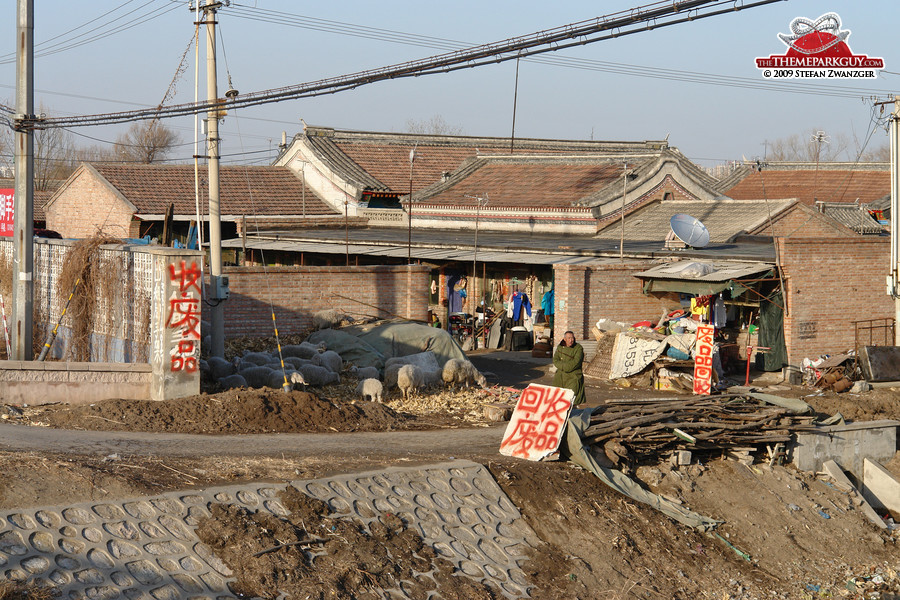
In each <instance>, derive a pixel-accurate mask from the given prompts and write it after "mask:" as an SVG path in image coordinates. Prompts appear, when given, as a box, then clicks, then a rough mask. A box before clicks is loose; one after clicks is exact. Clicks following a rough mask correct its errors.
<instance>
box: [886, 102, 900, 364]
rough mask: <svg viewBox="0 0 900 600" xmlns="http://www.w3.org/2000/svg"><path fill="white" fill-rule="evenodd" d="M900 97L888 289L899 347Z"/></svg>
mask: <svg viewBox="0 0 900 600" xmlns="http://www.w3.org/2000/svg"><path fill="white" fill-rule="evenodd" d="M898 210H900V96H894V112H893V113H891V274H890V275H889V276H888V287H889V290H888V291H889V292H890V294H891V296H893V297H894V345H895V346H900V272H898V264H897V263H898V260H900V259H898V257H900V231H898V229H900V215H898V214H897V213H898Z"/></svg>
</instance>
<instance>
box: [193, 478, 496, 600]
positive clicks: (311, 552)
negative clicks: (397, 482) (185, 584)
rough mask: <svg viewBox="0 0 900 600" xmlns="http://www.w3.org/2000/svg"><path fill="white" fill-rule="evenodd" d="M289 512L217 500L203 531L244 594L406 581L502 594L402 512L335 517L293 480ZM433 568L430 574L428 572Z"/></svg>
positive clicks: (378, 593) (325, 594)
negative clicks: (460, 571) (464, 570)
mask: <svg viewBox="0 0 900 600" xmlns="http://www.w3.org/2000/svg"><path fill="white" fill-rule="evenodd" d="M281 501H282V503H283V504H284V506H285V508H287V509H288V510H289V511H290V515H289V516H288V517H286V518H279V517H276V516H273V515H269V514H265V513H251V512H249V511H247V510H246V509H244V508H242V507H237V506H233V505H221V504H217V505H213V507H212V509H211V513H212V516H211V517H210V518H208V519H204V520H203V521H201V522H200V524H199V525H198V527H197V534H198V536H199V537H200V539H201V540H203V542H204V543H206V545H208V546H209V547H210V548H212V550H213V552H215V554H216V556H218V557H219V558H221V559H222V560H223V561H224V562H225V564H226V565H228V567H229V568H230V569H231V570H232V571H234V576H235V578H236V579H237V581H236V582H235V583H234V584H232V586H231V588H232V591H233V592H234V593H236V594H237V595H238V596H241V597H260V598H266V599H268V598H278V597H281V596H284V595H285V594H286V595H287V597H290V598H319V599H325V598H349V599H360V600H363V599H369V598H372V599H375V598H383V597H385V593H384V590H389V589H396V588H398V587H400V588H402V589H403V590H404V591H405V592H406V594H407V595H408V596H409V597H411V598H422V599H425V598H428V597H429V595H430V594H429V592H432V591H435V590H440V594H441V595H442V596H444V597H445V598H467V599H470V598H471V599H475V600H477V599H479V598H485V599H493V598H499V597H500V596H499V594H498V593H496V592H495V591H493V590H491V589H490V588H487V587H485V586H484V585H483V584H481V583H479V582H477V581H474V580H472V579H469V578H467V577H464V576H459V575H453V565H451V564H450V563H449V562H448V561H447V560H446V559H444V558H441V557H439V556H437V554H436V553H435V552H434V550H433V549H432V548H431V547H430V546H428V545H427V544H425V543H424V542H423V540H422V538H421V536H419V534H417V533H416V532H415V531H413V530H412V529H410V528H408V527H407V524H406V523H404V522H403V521H402V520H401V519H400V518H399V517H397V516H396V515H393V514H390V513H384V514H381V515H380V516H379V518H378V520H377V521H373V522H372V523H371V524H370V525H369V526H368V527H366V526H364V525H363V524H362V523H360V522H358V521H354V520H350V519H347V518H330V517H329V516H328V513H329V510H328V506H327V505H326V504H325V503H324V502H322V501H320V500H316V499H314V498H310V497H309V496H307V495H305V494H303V493H302V492H300V491H299V490H297V488H294V487H288V488H287V489H286V490H285V491H284V492H283V493H282V494H281ZM426 573H430V575H431V576H430V577H429V576H428V575H423V574H426Z"/></svg>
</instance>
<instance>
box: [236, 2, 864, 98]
mask: <svg viewBox="0 0 900 600" xmlns="http://www.w3.org/2000/svg"><path fill="white" fill-rule="evenodd" d="M232 6H233V7H235V8H233V9H232V10H231V11H229V13H228V14H229V16H234V17H237V18H241V19H246V20H250V21H257V22H262V23H272V24H279V25H285V26H290V27H297V28H302V29H307V30H313V31H322V32H327V33H334V34H337V35H345V36H350V37H354V38H367V39H374V40H378V41H385V42H391V43H398V44H404V45H411V46H419V47H425V48H432V49H443V50H458V49H461V48H465V47H467V46H469V45H470V44H466V43H465V42H461V41H459V40H450V39H447V38H438V37H431V36H424V35H419V34H412V33H406V32H402V31H396V30H391V29H381V28H376V27H368V26H362V25H357V24H353V23H346V22H342V21H330V20H327V19H318V18H314V17H309V16H305V15H299V14H292V13H284V12H278V11H272V10H266V9H261V8H254V7H244V5H240V4H234V5H232ZM258 13H262V14H258ZM526 62H531V63H536V64H546V65H550V66H558V67H567V68H572V69H580V70H585V71H594V72H607V73H616V74H620V75H628V76H631V77H644V78H651V79H664V80H670V81H683V82H687V83H699V84H704V85H714V86H717V87H722V86H727V87H738V88H744V89H759V90H767V91H777V92H784V91H788V92H791V93H797V94H810V95H817V96H822V95H828V96H837V97H846V98H856V97H858V96H859V95H861V94H862V95H868V94H871V93H872V89H871V88H855V87H845V86H838V85H828V84H821V83H816V84H806V83H802V82H796V81H790V80H778V81H774V80H761V79H754V78H749V77H736V76H728V75H716V74H712V73H703V72H697V71H683V70H677V69H664V68H657V67H649V66H645V65H635V64H629V63H618V62H607V61H599V60H592V59H585V58H577V57H570V56H546V57H541V58H529V59H526Z"/></svg>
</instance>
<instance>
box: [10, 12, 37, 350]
mask: <svg viewBox="0 0 900 600" xmlns="http://www.w3.org/2000/svg"><path fill="white" fill-rule="evenodd" d="M16 12H17V24H16V116H15V130H16V134H15V140H16V148H15V155H16V159H15V160H16V187H15V190H16V191H15V217H14V218H15V220H14V224H13V235H14V237H13V285H12V301H13V315H14V317H13V318H14V326H13V331H12V339H13V342H12V346H13V356H11V357H9V358H11V359H12V358H14V359H15V360H32V359H33V358H34V340H33V332H34V318H33V316H32V311H33V308H34V281H33V279H32V273H33V271H34V122H35V116H34V0H18V2H17V5H16Z"/></svg>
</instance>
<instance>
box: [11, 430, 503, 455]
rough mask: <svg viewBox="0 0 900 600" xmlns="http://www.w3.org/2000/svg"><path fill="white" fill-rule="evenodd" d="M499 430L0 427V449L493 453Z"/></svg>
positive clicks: (151, 452) (128, 452)
mask: <svg viewBox="0 0 900 600" xmlns="http://www.w3.org/2000/svg"><path fill="white" fill-rule="evenodd" d="M503 431H504V426H496V427H478V428H471V429H438V430H431V431H388V432H375V433H369V432H364V433H279V434H254V435H189V434H168V433H143V432H139V433H133V432H110V431H70V430H64V429H50V428H46V427H29V426H25V425H11V424H5V423H3V424H0V450H7V451H10V450H11V451H25V452H31V451H34V452H70V453H74V454H101V455H104V456H105V455H108V454H114V453H117V454H123V455H152V456H184V457H187V456H190V457H202V456H281V455H282V454H283V455H285V456H291V457H304V456H323V455H331V456H361V455H384V456H404V455H407V454H415V455H435V456H440V457H442V459H446V457H447V456H452V455H454V454H463V453H464V454H472V453H482V452H484V453H495V452H497V451H498V449H499V447H500V440H501V438H502V437H503Z"/></svg>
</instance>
